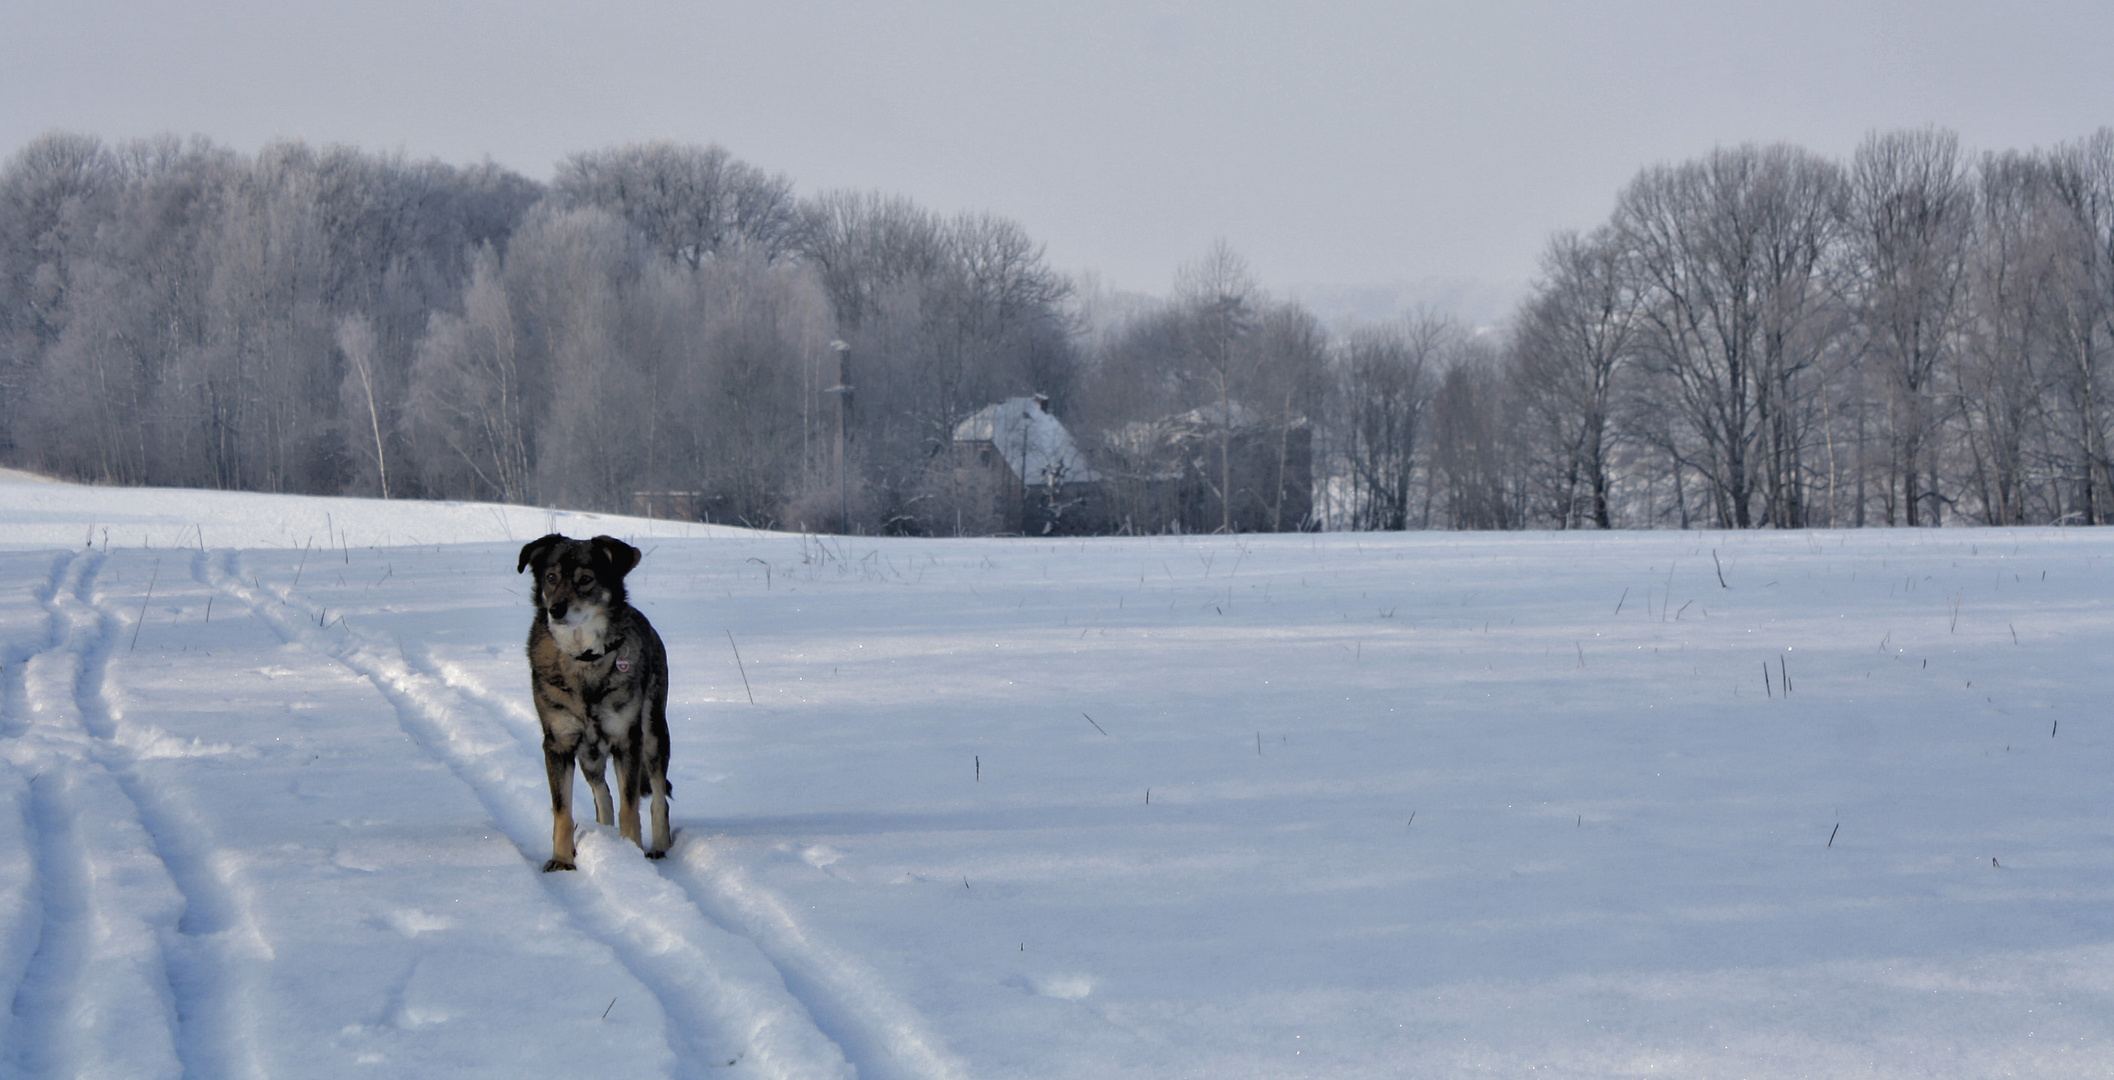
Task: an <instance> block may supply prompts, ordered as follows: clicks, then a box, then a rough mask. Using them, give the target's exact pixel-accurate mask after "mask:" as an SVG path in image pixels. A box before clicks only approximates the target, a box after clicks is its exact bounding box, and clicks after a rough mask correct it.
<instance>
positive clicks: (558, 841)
mask: <svg viewBox="0 0 2114 1080" xmlns="http://www.w3.org/2000/svg"><path fill="white" fill-rule="evenodd" d="M543 769H544V771H545V772H547V773H549V774H550V781H551V860H550V861H549V862H547V863H544V864H543V872H544V873H546V874H548V873H550V872H551V871H553V870H571V869H573V751H572V750H571V749H570V748H568V749H565V750H560V749H558V748H557V747H555V746H553V745H552V744H551V743H550V742H549V741H545V742H544V744H543Z"/></svg>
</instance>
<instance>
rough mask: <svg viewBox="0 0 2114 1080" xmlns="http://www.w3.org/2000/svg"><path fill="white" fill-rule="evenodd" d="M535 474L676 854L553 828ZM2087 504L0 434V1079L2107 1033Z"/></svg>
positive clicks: (1916, 1049) (1313, 1059) (2112, 812)
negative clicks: (1934, 511) (579, 497)
mask: <svg viewBox="0 0 2114 1080" xmlns="http://www.w3.org/2000/svg"><path fill="white" fill-rule="evenodd" d="M553 527H555V528H556V529H557V530H558V531H563V532H567V533H570V534H573V535H591V534H593V533H596V532H609V533H613V534H615V535H618V536H621V537H624V538H626V539H629V540H632V541H633V542H635V543H637V544H638V545H639V546H640V547H641V548H642V549H645V550H647V552H648V553H647V556H646V559H645V562H644V564H643V565H642V566H641V567H640V569H639V570H638V572H637V573H635V574H634V575H633V577H632V593H633V599H634V601H635V602H637V603H638V604H639V605H640V606H641V607H642V608H643V609H644V610H645V611H646V613H647V614H648V615H649V616H650V617H651V618H652V619H653V620H654V622H655V623H656V625H657V626H658V627H659V628H660V630H661V633H662V636H663V637H664V638H665V639H666V640H667V642H668V645H669V648H670V652H671V655H672V664H673V674H674V679H673V682H674V694H673V701H672V703H671V712H672V714H673V716H672V722H673V726H674V729H675V733H674V738H675V750H674V769H673V773H672V775H673V778H674V781H675V788H676V790H675V802H674V806H675V820H676V827H677V830H678V832H677V836H676V846H675V848H674V850H673V852H672V853H671V855H670V857H669V858H668V859H667V860H666V861H665V862H664V863H661V864H652V863H648V862H647V861H645V860H644V859H642V858H640V857H639V854H638V852H637V850H636V849H635V848H633V847H631V846H630V845H629V844H628V843H627V842H624V841H621V840H619V839H618V838H617V837H616V836H615V835H614V832H613V830H604V829H599V828H595V827H592V826H590V827H588V828H587V829H586V835H585V836H584V837H583V839H582V843H581V866H580V870H579V872H577V873H573V874H542V873H539V872H538V870H539V867H540V866H541V863H542V861H543V859H544V858H546V857H547V855H548V853H549V817H548V798H547V794H546V790H545V786H544V780H543V772H542V765H541V762H540V752H539V750H538V735H537V729H536V723H535V719H534V714H533V713H532V712H531V710H530V708H529V705H528V695H527V690H526V681H527V674H526V667H525V664H524V661H523V659H522V657H521V653H520V643H521V641H522V639H523V637H524V636H525V633H526V629H527V623H528V615H529V609H528V604H527V601H526V599H525V598H524V595H523V592H522V586H521V582H520V579H519V578H517V577H516V575H515V574H514V561H515V553H516V551H517V550H518V548H519V546H520V545H521V543H522V542H524V541H526V540H528V539H531V538H533V537H535V536H538V535H540V534H542V533H543V532H546V531H550V530H551V529H552V528H553ZM2110 555H2114V532H2108V531H2100V530H2079V531H2055V530H2019V531H1989V530H1955V531H1945V532H1928V531H1925V532H1905V531H1868V532H1858V533H1814V534H1807V533H1748V534H1738V535H1729V534H1721V533H1636V534H1622V535H1612V536H1609V535H1585V534H1572V535H1549V534H1512V535H1483V534H1413V535H1385V536H1376V535H1324V536H1284V537H1236V538H1187V539H1176V538H1169V539H1150V540H1144V539H1106V540H1095V541H1087V542H1080V541H1068V542H1062V543H1051V542H1047V541H1032V540H967V541H964V540H929V541H928V540H885V541H884V540H861V539H840V538H830V539H826V540H817V539H813V538H802V537H798V536H788V535H774V534H761V533H749V532H743V531H739V530H733V529H724V528H711V527H704V526H684V525H681V524H671V523H655V522H644V521H639V520H635V519H624V518H606V517H603V518H597V517H592V516H589V515H571V514H551V513H549V512H546V511H542V510H531V509H523V508H513V509H507V508H500V507H490V506H482V505H441V504H411V503H380V502H363V501H354V500H330V499H310V498H276V497H269V496H258V495H237V494H217V493H204V492H166V491H119V490H108V489H99V488H80V487H71V486H64V485H49V484H43V485H33V484H26V483H21V484H0V660H4V664H5V668H4V682H0V760H4V762H5V764H4V766H0V993H5V994H6V995H7V997H8V998H9V999H11V1001H12V1007H11V1008H10V1009H8V1010H6V1011H5V1012H0V1075H5V1076H20V1077H32V1078H41V1077H73V1076H109V1077H163V1076H178V1075H187V1076H193V1077H213V1078H219V1077H256V1076H271V1077H296V1076H312V1075H313V1076H377V1077H379V1076H440V1075H449V1076H471V1075H479V1076H496V1077H529V1076H539V1077H540V1076H549V1077H572V1076H587V1075H608V1076H652V1075H671V1076H679V1077H717V1076H774V1077H775V1076H786V1077H805V1076H852V1075H857V1076H862V1077H878V1078H919V1077H962V1078H969V1077H1153V1078H1161V1077H1185V1076H1194V1077H1240V1076H1257V1077H1299V1076H1313V1077H1356V1076H1432V1077H1448V1076H1481V1075H1491V1076H1505V1077H1512V1076H1523V1075H1528V1074H1534V1075H1544V1074H1547V1075H1557V1076H1567V1077H1592V1076H1633V1075H1654V1076H1675V1077H1706V1076H1726V1077H1732V1076H1746V1077H1758V1076H1783V1077H1791V1076H1849V1075H1855V1076H1886V1077H1894V1076H1918V1077H1922V1076H1943V1077H1954V1076H1957V1077H1991V1076H2012V1075H2016V1076H2035V1077H2047V1076H2106V1075H2108V1074H2109V1072H2110V1069H2114V740H2110V734H2114V733H2110V730H2109V728H2110V725H2109V720H2110V717H2109V709H2110V706H2109V701H2110V698H2114V668H2110V666H2109V665H2108V663H2107V662H2106V656H2107V653H2108V647H2109V643H2110V640H2114V638H2110V631H2114V626H2110V621H2114V607H2110V604H2109V600H2110V599H2114V560H2110V559H2109V556H2110ZM1720 567H1722V574H1723V582H1724V583H1723V585H1722V586H1721V585H1720V582H1719V573H1720ZM737 648H738V650H739V662H738V663H737V659H736V649H737ZM752 698H753V701H752ZM1148 793H1149V794H1148ZM582 794H583V795H584V787H583V788H582Z"/></svg>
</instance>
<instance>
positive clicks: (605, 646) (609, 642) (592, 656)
mask: <svg viewBox="0 0 2114 1080" xmlns="http://www.w3.org/2000/svg"><path fill="white" fill-rule="evenodd" d="M623 643H624V639H623V637H621V636H617V637H604V638H603V639H602V651H600V652H596V651H595V650H593V649H589V650H587V651H586V652H584V653H578V654H574V655H573V660H574V661H575V662H576V663H581V664H592V663H595V662H597V661H599V660H601V659H602V658H603V657H605V656H608V655H609V654H610V653H613V652H615V651H616V646H618V645H621V644H623Z"/></svg>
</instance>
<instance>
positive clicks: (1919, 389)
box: [1848, 129, 1974, 527]
mask: <svg viewBox="0 0 2114 1080" xmlns="http://www.w3.org/2000/svg"><path fill="white" fill-rule="evenodd" d="M1849 191H1850V198H1849V200H1848V213H1849V229H1848V233H1849V239H1850V253H1851V266H1852V274H1853V275H1854V292H1855V303H1856V305H1857V313H1856V315H1857V323H1858V326H1859V327H1860V328H1861V329H1862V330H1863V335H1864V338H1865V342H1866V344H1865V347H1864V355H1865V357H1866V360H1867V362H1868V363H1871V364H1874V365H1876V366H1877V369H1878V372H1879V374H1880V381H1881V385H1883V386H1884V387H1885V390H1886V400H1887V405H1888V408H1887V429H1888V437H1889V440H1890V444H1891V450H1892V453H1891V454H1890V456H1889V464H1890V466H1891V471H1892V473H1893V479H1892V481H1891V482H1890V497H1889V498H1888V499H1887V505H1888V507H1889V514H1888V519H1889V521H1888V523H1889V524H1892V523H1893V521H1892V516H1893V515H1892V513H1891V508H1892V506H1893V499H1892V497H1891V491H1899V493H1900V496H1901V507H1902V511H1903V521H1902V523H1903V524H1906V525H1909V526H1912V527H1913V526H1916V525H1920V524H1924V523H1925V522H1926V521H1927V520H1928V519H1929V513H1928V512H1927V511H1926V510H1925V509H1924V503H1925V502H1926V501H1928V500H1932V499H1936V498H1940V497H1941V496H1940V494H1939V492H1938V491H1937V490H1936V486H1935V473H1936V469H1937V462H1936V461H1935V460H1934V458H1933V450H1934V447H1933V446H1932V443H1933V441H1934V440H1935V439H1936V438H1937V436H1938V434H1939V428H1940V426H1941V424H1942V423H1943V417H1942V416H1941V415H1940V407H1941V402H1940V398H1939V393H1938V391H1939V389H1940V387H1941V385H1942V384H1943V383H1944V382H1947V381H1950V380H1949V378H1948V376H1949V372H1948V371H1947V365H1949V364H1950V363H1951V361H1952V359H1953V356H1954V354H1955V352H1956V351H1957V347H1958V337H1959V322H1958V317H1959V314H1960V312H1961V311H1962V310H1963V307H1964V304H1963V300H1964V299H1965V289H1966V281H1967V255H1968V246H1969V243H1970V241H1971V239H1972V224H1973V212H1974V202H1973V198H1972V193H1971V191H1970V189H1969V187H1968V179H1967V172H1966V167H1965V163H1964V161H1963V160H1962V158H1961V156H1960V150H1959V140H1958V139H1957V138H1956V137H1955V136H1954V135H1953V134H1952V133H1951V132H1949V131H1938V130H1934V129H1926V130H1922V131H1896V132H1887V133H1884V134H1880V133H1875V134H1872V135H1870V136H1867V137H1866V138H1865V140H1864V142H1863V143H1862V144H1861V145H1859V146H1858V148H1857V153H1856V156H1855V157H1854V158H1853V159H1852V161H1851V166H1850V185H1849Z"/></svg>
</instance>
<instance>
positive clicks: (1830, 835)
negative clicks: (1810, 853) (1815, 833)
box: [1828, 821, 1842, 848]
mask: <svg viewBox="0 0 2114 1080" xmlns="http://www.w3.org/2000/svg"><path fill="white" fill-rule="evenodd" d="M1841 831H1842V822H1840V821H1838V822H1836V823H1835V827H1834V828H1833V829H1830V830H1828V846H1829V847H1830V848H1833V847H1834V846H1835V834H1836V833H1839V832H1841Z"/></svg>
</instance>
